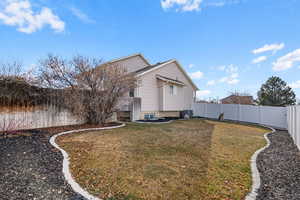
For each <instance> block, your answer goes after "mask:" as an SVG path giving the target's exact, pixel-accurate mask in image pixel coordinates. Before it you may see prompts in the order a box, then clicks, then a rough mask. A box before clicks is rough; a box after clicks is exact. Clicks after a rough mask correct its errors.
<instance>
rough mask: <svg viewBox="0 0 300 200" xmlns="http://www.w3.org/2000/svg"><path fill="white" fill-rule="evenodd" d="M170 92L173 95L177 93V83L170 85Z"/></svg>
mask: <svg viewBox="0 0 300 200" xmlns="http://www.w3.org/2000/svg"><path fill="white" fill-rule="evenodd" d="M170 94H171V95H176V94H177V87H176V86H175V85H170Z"/></svg>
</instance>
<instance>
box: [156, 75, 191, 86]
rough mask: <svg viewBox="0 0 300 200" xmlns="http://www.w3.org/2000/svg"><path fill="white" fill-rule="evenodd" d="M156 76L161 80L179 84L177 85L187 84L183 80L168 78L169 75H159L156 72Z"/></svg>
mask: <svg viewBox="0 0 300 200" xmlns="http://www.w3.org/2000/svg"><path fill="white" fill-rule="evenodd" d="M156 78H157V79H159V80H162V81H165V82H168V83H174V84H177V85H182V86H185V84H184V83H183V82H181V81H179V80H175V79H172V78H168V77H165V76H161V75H158V74H156Z"/></svg>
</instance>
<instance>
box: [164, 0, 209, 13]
mask: <svg viewBox="0 0 300 200" xmlns="http://www.w3.org/2000/svg"><path fill="white" fill-rule="evenodd" d="M202 1H203V0H162V1H161V6H162V8H163V9H164V10H167V9H170V8H173V7H177V10H179V11H199V10H200V4H201V3H202Z"/></svg>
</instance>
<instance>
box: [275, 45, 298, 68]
mask: <svg viewBox="0 0 300 200" xmlns="http://www.w3.org/2000/svg"><path fill="white" fill-rule="evenodd" d="M296 62H300V49H296V50H295V51H292V52H290V53H288V54H286V55H285V56H282V57H280V58H278V59H277V61H276V62H274V63H273V70H274V71H284V70H287V69H289V68H291V67H293V65H294V64H295V63H296Z"/></svg>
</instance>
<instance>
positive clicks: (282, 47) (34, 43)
mask: <svg viewBox="0 0 300 200" xmlns="http://www.w3.org/2000/svg"><path fill="white" fill-rule="evenodd" d="M299 8H300V0H126V1H121V0H1V2H0V44H1V45H0V60H2V61H9V60H13V59H17V60H19V61H21V62H23V64H24V66H26V67H27V68H30V67H32V66H33V64H36V63H37V61H38V60H39V59H40V58H43V57H45V56H46V55H47V54H48V53H55V54H59V55H62V56H65V57H70V56H72V55H75V54H78V53H80V54H83V55H87V56H93V57H97V58H102V59H104V60H106V61H107V60H110V59H113V58H117V57H122V56H127V55H130V54H134V53H143V54H144V55H145V57H146V58H147V59H149V61H150V62H151V63H156V62H160V61H164V60H167V59H171V58H176V59H178V60H179V62H180V63H181V64H182V65H183V66H184V68H185V69H186V71H187V72H188V73H190V74H191V76H192V77H193V80H194V81H195V83H196V84H197V85H198V87H199V88H200V90H201V91H200V92H199V93H198V96H199V97H201V98H203V99H207V98H209V97H219V98H221V97H224V96H226V95H227V94H228V93H229V92H230V91H234V90H238V91H240V92H248V93H251V94H253V95H255V94H256V92H257V90H258V89H259V88H260V85H261V84H262V83H263V82H265V81H266V80H267V79H268V77H270V76H272V75H276V76H280V77H281V78H283V79H284V80H285V81H286V82H288V83H289V84H290V85H291V86H292V87H293V88H294V91H295V92H296V94H297V96H298V97H299V96H300V37H299V36H300V23H299V20H300V12H299Z"/></svg>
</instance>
